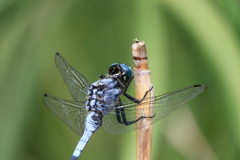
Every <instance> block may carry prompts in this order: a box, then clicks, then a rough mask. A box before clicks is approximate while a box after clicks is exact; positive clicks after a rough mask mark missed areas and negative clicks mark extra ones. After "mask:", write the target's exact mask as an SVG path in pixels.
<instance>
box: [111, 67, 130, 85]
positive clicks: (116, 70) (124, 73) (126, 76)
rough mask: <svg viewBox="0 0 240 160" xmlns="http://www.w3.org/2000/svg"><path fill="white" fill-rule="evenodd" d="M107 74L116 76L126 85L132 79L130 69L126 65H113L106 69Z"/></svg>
mask: <svg viewBox="0 0 240 160" xmlns="http://www.w3.org/2000/svg"><path fill="white" fill-rule="evenodd" d="M108 74H109V75H115V74H118V75H120V77H121V78H122V79H123V80H124V81H125V82H126V83H127V82H128V81H129V80H130V79H131V77H132V69H131V68H130V67H129V66H127V65H126V64H120V63H113V64H112V65H111V66H110V67H109V69H108Z"/></svg>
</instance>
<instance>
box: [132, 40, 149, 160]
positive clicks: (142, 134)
mask: <svg viewBox="0 0 240 160" xmlns="http://www.w3.org/2000/svg"><path fill="white" fill-rule="evenodd" d="M134 42H135V43H134V44H133V45H132V54H133V60H134V69H133V74H134V81H135V94H136V99H142V98H143V96H144V94H145V93H146V91H148V90H149V89H150V88H151V87H152V84H151V80H150V73H151V72H150V70H148V60H147V51H146V46H145V43H144V42H140V41H138V40H137V39H135V40H134ZM152 96H153V90H151V92H149V93H148V95H147V97H152ZM147 97H146V98H147ZM143 102H144V101H143ZM143 108H144V109H143ZM136 114H137V115H141V116H146V117H149V116H152V115H151V106H150V104H147V105H138V106H137V113H136ZM143 124H149V125H147V126H146V127H144V128H141V129H138V130H137V133H136V134H137V135H136V148H137V155H136V159H137V160H150V153H151V144H152V125H151V118H144V119H142V120H140V121H138V122H137V124H136V125H137V128H140V127H141V126H142V125H143Z"/></svg>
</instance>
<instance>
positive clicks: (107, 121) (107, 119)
mask: <svg viewBox="0 0 240 160" xmlns="http://www.w3.org/2000/svg"><path fill="white" fill-rule="evenodd" d="M205 89H206V86H205V85H194V86H190V87H186V88H183V89H179V90H176V91H173V92H170V93H166V94H163V95H159V96H154V97H151V98H146V99H145V100H144V102H143V103H140V104H135V103H133V102H132V101H127V102H123V103H122V106H119V107H115V108H113V109H112V110H111V111H110V112H109V114H107V115H105V116H104V117H103V125H102V127H103V130H104V131H105V132H107V133H109V134H122V133H126V132H129V131H132V130H135V129H137V128H136V123H133V124H131V125H124V124H122V123H119V122H118V120H117V118H116V116H117V115H119V116H122V115H120V114H117V113H116V110H117V109H121V108H123V109H124V113H125V118H126V120H127V121H128V122H131V121H135V120H136V119H138V118H140V117H141V115H137V114H136V113H139V112H137V109H136V106H137V105H146V104H151V106H152V107H151V108H150V109H151V111H152V116H154V117H153V118H152V123H154V122H156V121H158V120H160V119H162V118H164V117H166V116H167V115H169V114H170V113H172V112H173V111H175V110H176V109H178V108H179V107H180V106H182V105H183V104H185V103H187V102H188V101H190V100H191V99H193V98H194V97H195V96H197V95H198V94H200V93H202V92H203V91H204V90H205ZM116 105H117V106H118V105H119V104H116ZM146 106H147V105H146ZM148 106H149V105H148ZM144 107H145V106H144ZM144 109H146V108H142V109H141V110H144ZM139 121H142V122H143V123H142V125H141V126H138V129H139V128H142V127H145V126H146V125H149V123H148V124H147V123H144V122H146V121H144V120H143V119H140V120H139Z"/></svg>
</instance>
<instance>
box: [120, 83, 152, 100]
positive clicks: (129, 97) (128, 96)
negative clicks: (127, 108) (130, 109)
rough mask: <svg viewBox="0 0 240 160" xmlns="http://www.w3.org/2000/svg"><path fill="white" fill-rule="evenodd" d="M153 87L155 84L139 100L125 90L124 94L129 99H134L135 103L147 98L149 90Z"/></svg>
mask: <svg viewBox="0 0 240 160" xmlns="http://www.w3.org/2000/svg"><path fill="white" fill-rule="evenodd" d="M152 89H153V86H152V87H151V88H150V89H149V90H148V91H146V92H145V94H144V96H143V98H142V99H141V100H137V99H135V98H133V97H132V96H130V95H128V94H127V93H126V92H124V93H123V95H124V96H125V97H127V98H128V99H129V100H131V101H133V102H134V103H141V102H142V101H143V100H144V99H145V98H146V96H147V94H148V92H150V91H151V90H152Z"/></svg>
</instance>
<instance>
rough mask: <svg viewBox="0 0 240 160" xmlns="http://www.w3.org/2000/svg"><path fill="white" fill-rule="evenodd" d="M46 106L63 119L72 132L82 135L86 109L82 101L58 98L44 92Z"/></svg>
mask: <svg viewBox="0 0 240 160" xmlns="http://www.w3.org/2000/svg"><path fill="white" fill-rule="evenodd" d="M44 102H45V104H46V106H47V107H48V108H49V109H50V110H51V111H52V112H53V113H54V114H56V115H57V116H58V117H59V118H60V119H61V120H63V121H64V122H65V123H66V124H67V125H68V126H69V127H70V128H71V129H72V130H73V131H74V132H76V133H77V134H78V135H80V136H81V135H82V133H83V131H84V128H85V118H86V116H87V111H86V108H85V103H84V102H79V101H69V100H62V99H60V98H57V97H54V96H51V95H48V94H45V95H44Z"/></svg>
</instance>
